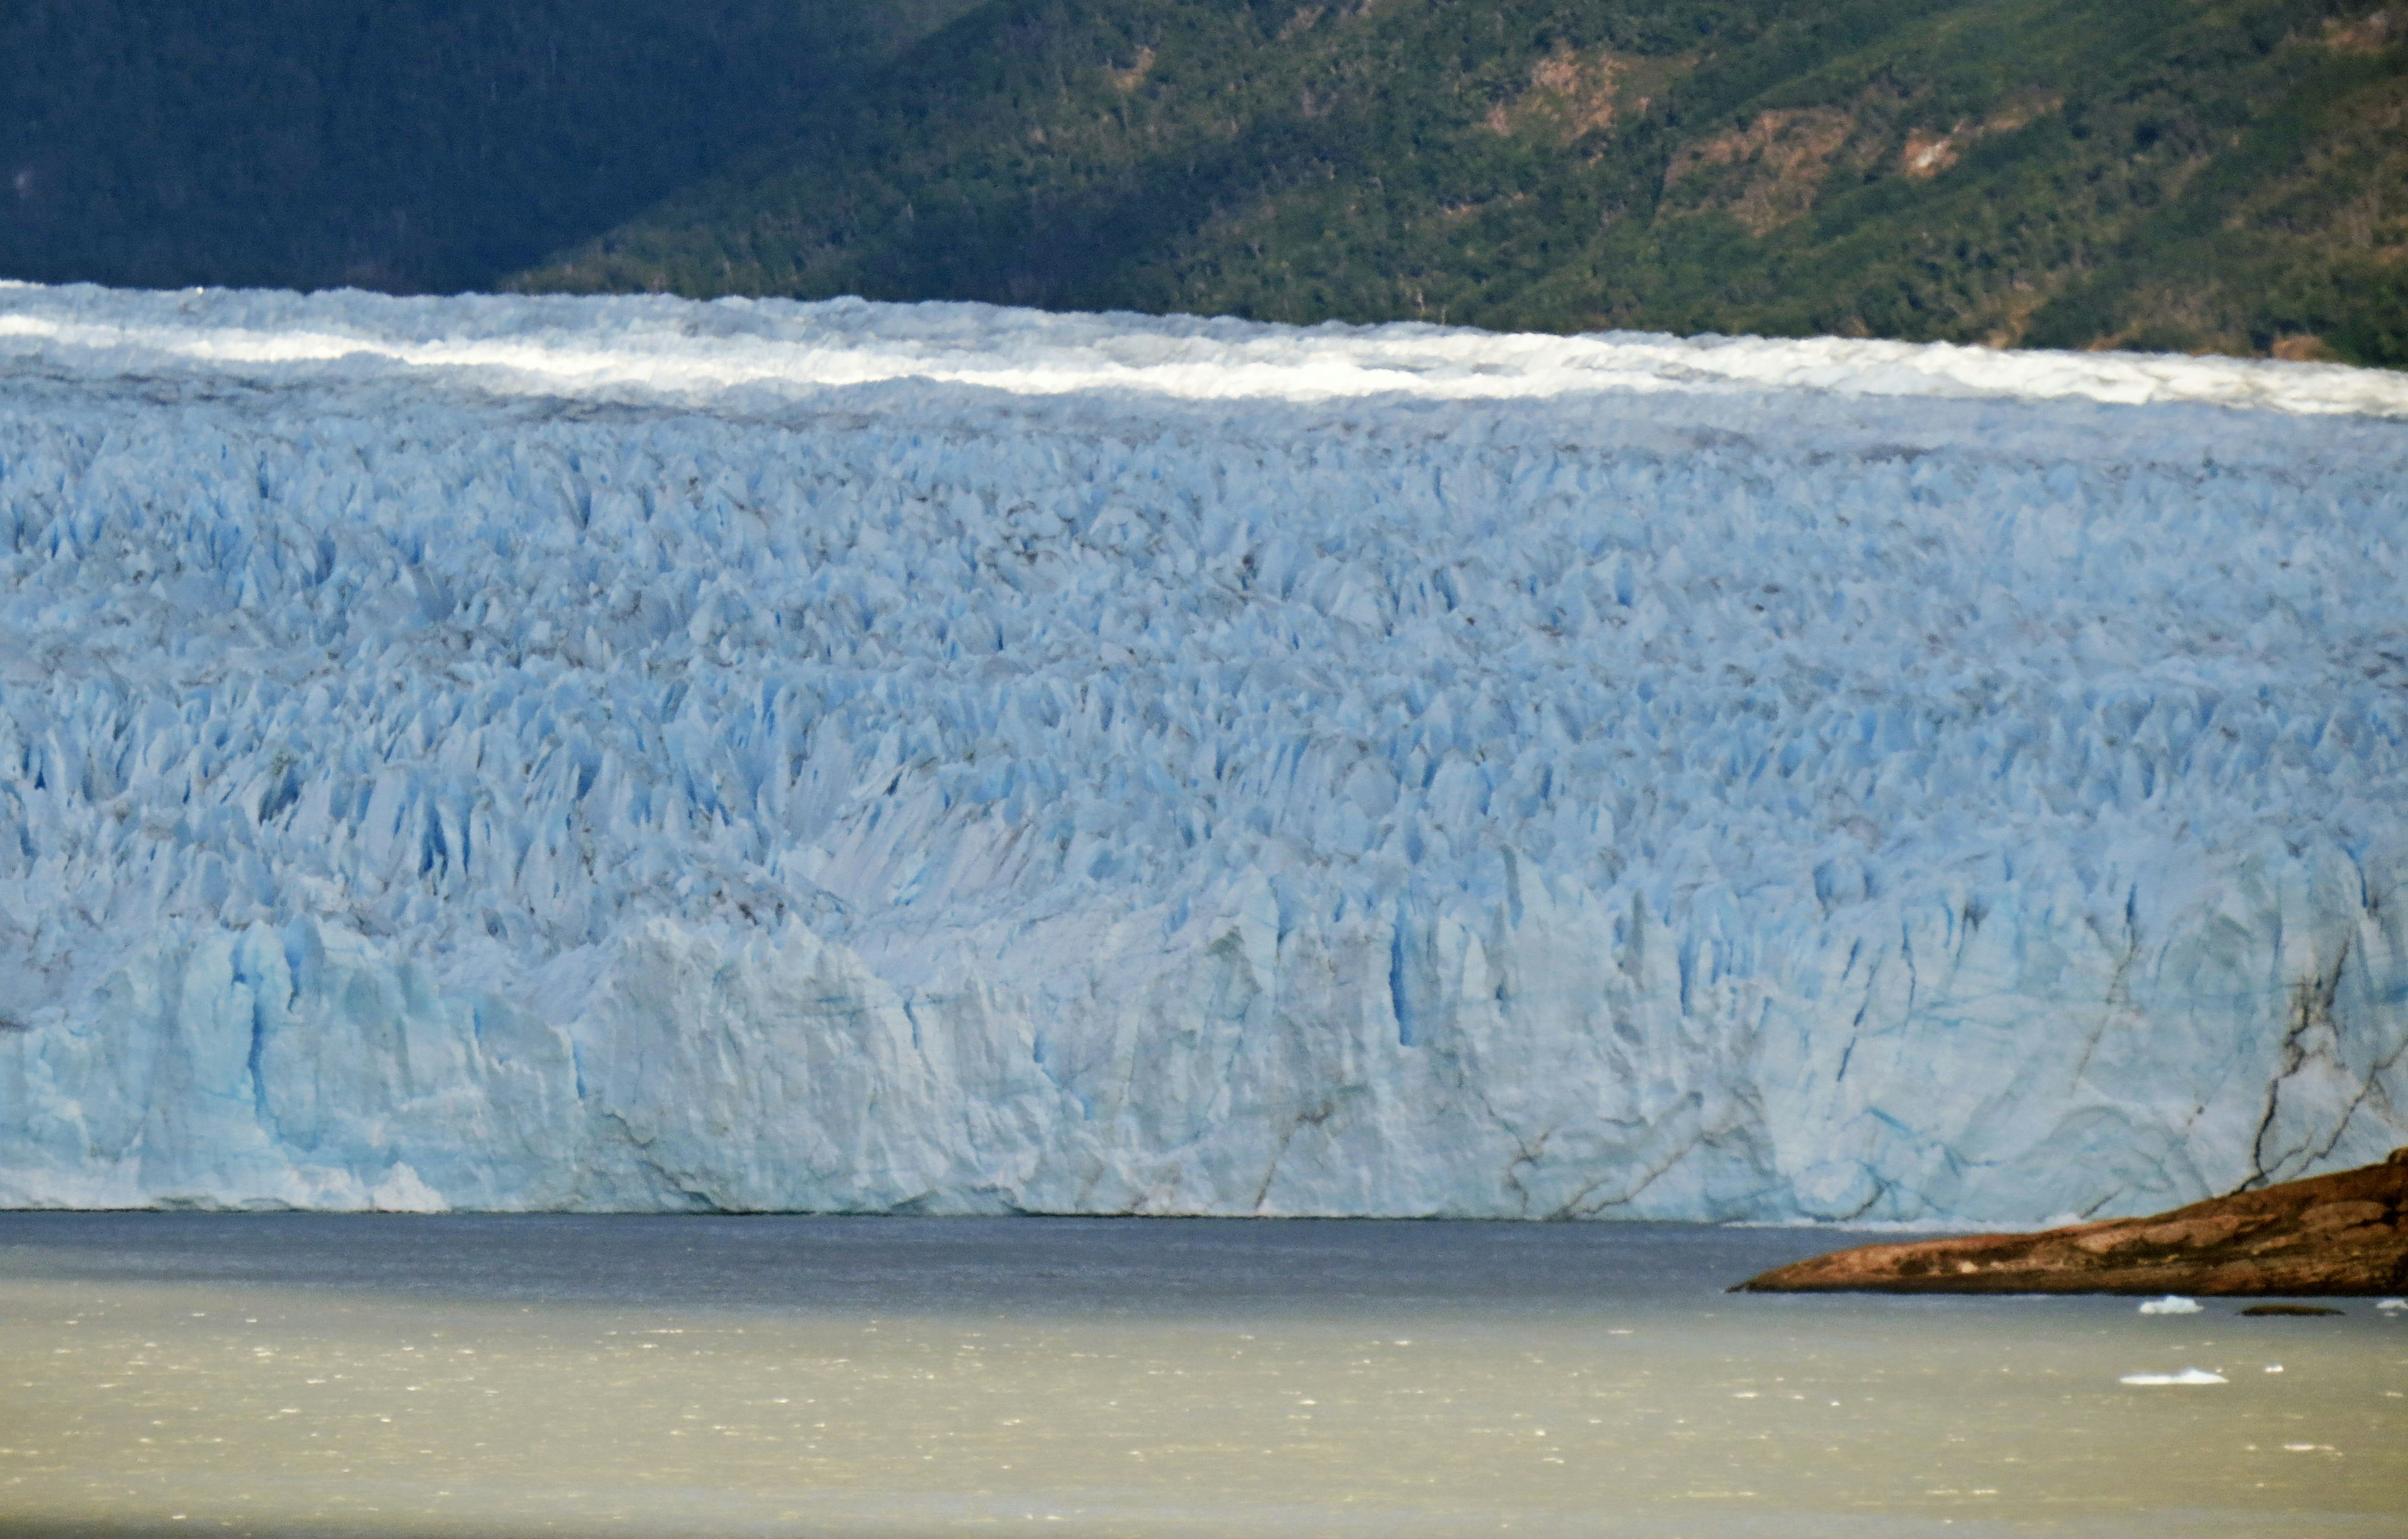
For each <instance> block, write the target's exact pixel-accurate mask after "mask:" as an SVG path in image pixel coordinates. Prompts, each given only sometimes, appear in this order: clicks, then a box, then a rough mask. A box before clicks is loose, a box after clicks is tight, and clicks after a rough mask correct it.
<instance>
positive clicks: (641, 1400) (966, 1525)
mask: <svg viewBox="0 0 2408 1539" xmlns="http://www.w3.org/2000/svg"><path fill="white" fill-rule="evenodd" d="M1841 1238H1845V1237H1841ZM1833 1243H1834V1237H1832V1236H1830V1235H1828V1234H1824V1235H1799V1234H1796V1233H1793V1232H1783V1231H1731V1230H1694V1229H1683V1228H1677V1227H1669V1226H1644V1227H1640V1226H1632V1227H1621V1226H1603V1225H1584V1226H1543V1227H1541V1226H1504V1225H1473V1224H1467V1225H1453V1224H1413V1225H1384V1224H1274V1223H1197V1224H1189V1223H1175V1222H1155V1221H1121V1222H1098V1223H1077V1222H1056V1221H1038V1220H1004V1221H996V1222H987V1221H953V1220H875V1219H855V1220H791V1219H787V1220H781V1219H760V1220H716V1219H691V1220H685V1219H679V1220H641V1219H482V1220H476V1219H445V1220H423V1219H417V1220H413V1219H366V1218H363V1219H302V1218H294V1217H229V1218H198V1217H167V1216H158V1215H108V1216H94V1215H5V1216H0V1535H10V1534H30V1533H37V1532H38V1533H65V1532H78V1533H152V1532H175V1533H189V1532H203V1531H206V1532H217V1533H223V1532H251V1533H274V1534H303V1533H308V1534H327V1535H350V1534H362V1535H400V1534H412V1535H415V1534H426V1535H436V1534H441V1535H453V1534H460V1535H466V1534H480V1535H483V1534H496V1535H508V1534H516V1533H561V1534H587V1533H592V1534H630V1535H633V1534H796V1535H801V1534H852V1533H863V1534H923V1533H927V1534H938V1533H953V1532H977V1533H984V1532H1032V1533H1035V1532H1042V1533H1063V1534H1132V1535H1139V1534H1143V1535H1152V1534H1166V1535H1168V1534H1179V1535H1188V1534H1193V1535H1206V1534H1211V1535H1249V1534H1266V1535H1269V1534H1323V1533H1329V1534H1355V1533H1361V1534H1373V1535H1388V1534H1424V1533H1426V1534H1469V1533H1491V1532H1511V1533H1525V1534H1621V1533H1628V1534H1644V1535H1700V1536H1705V1535H1726V1534H1727V1535H1774V1534H1779V1535H1787V1534H1801V1535H1802V1534H1833V1535H1842V1534H1846V1535H1855V1534H1874V1535H1888V1534H1908V1533H1913V1534H1927V1533H1937V1532H1949V1533H2017V1534H2021V1533H2034V1534H2041V1533H2047V1534H2059V1533H2061V1534H2080V1535H2136V1536H2137V1535H2143V1534H2147V1535H2161V1534H2169V1533H2172V1534H2183V1533H2204V1534H2222V1533H2232V1534H2253V1535H2255V1534H2286V1535H2317V1534H2349V1535H2375V1534H2382V1535H2399V1534H2402V1533H2408V1438H2403V1433H2408V1400H2403V1398H2402V1395H2403V1392H2408V1317H2402V1316H2385V1315H2382V1314H2380V1313H2378V1312H2377V1311H2376V1310H2374V1309H2373V1308H2372V1305H2371V1303H2369V1302H2364V1301H2357V1302H2348V1303H2346V1304H2345V1305H2344V1306H2343V1307H2345V1308H2346V1309H2347V1311H2348V1313H2347V1314H2346V1315H2345V1316H2343V1317H2342V1318H2338V1319H2314V1320H2283V1319H2275V1320H2251V1319H2243V1318H2240V1317H2237V1316H2235V1315H2234V1314H2233V1313H2232V1311H2233V1309H2234V1307H2235V1306H2233V1305H2231V1304H2229V1303H2218V1302H2209V1303H2208V1304H2207V1307H2206V1310H2205V1311H2204V1312H2203V1313H2201V1314H2199V1315H2195V1316H2171V1317H2167V1316H2142V1315H2140V1314H2138V1313H2137V1311H2136V1310H2135V1309H2134V1307H2133V1302H2132V1301H2128V1300H2103V1301H2102V1300H1991V1301H1930V1300H1901V1299H1878V1298H1861V1299H1777V1298H1756V1297H1734V1296H1730V1295H1727V1294H1725V1293H1723V1292H1721V1291H1719V1289H1720V1287H1721V1286H1722V1285H1724V1284H1727V1283H1728V1282H1731V1281H1735V1280H1737V1278H1739V1277H1741V1276H1744V1275H1747V1274H1748V1273H1750V1272H1752V1271H1755V1270H1759V1269H1760V1268H1761V1267H1764V1266H1770V1265H1772V1264H1775V1263H1777V1262H1779V1261H1782V1260H1786V1259H1794V1258H1796V1257H1798V1256H1800V1255H1803V1254H1807V1253H1810V1252H1813V1251H1815V1250H1819V1249H1824V1248H1828V1247H1829V1246H1830V1245H1831V1244H1833ZM2277 1364H2279V1365H2280V1366H2281V1369H2282V1371H2281V1372H2280V1373H2270V1372H2268V1371H2267V1370H2268V1369H2269V1367H2270V1366H2272V1365H2277ZM2186 1367H2198V1368H2201V1369H2208V1370H2214V1371H2217V1372H2220V1373H2221V1374H2222V1375H2223V1376H2224V1377H2225V1378H2226V1379H2227V1380H2228V1382H2227V1383H2225V1384H2222V1385H2214V1386H2196V1387H2164V1388H2134V1387H2128V1386H2125V1385H2123V1384H2121V1383H2119V1379H2120V1378H2121V1377H2122V1375H2125V1374H2133V1373H2145V1372H2159V1373H2171V1372H2174V1371H2178V1370H2181V1369H2184V1368H2186Z"/></svg>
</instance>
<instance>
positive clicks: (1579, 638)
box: [0, 285, 2408, 1227]
mask: <svg viewBox="0 0 2408 1539" xmlns="http://www.w3.org/2000/svg"><path fill="white" fill-rule="evenodd" d="M0 392H5V398H6V400H7V411H6V413H5V414H0V1202H10V1203H20V1204H91V1205H103V1204H106V1205H118V1204H126V1205H143V1204H160V1203H198V1204H204V1205H246V1204H248V1205H266V1206H273V1205H294V1206H320V1207H351V1208H357V1207H389V1208H408V1209H434V1208H442V1207H447V1206H449V1207H478V1208H506V1209H507V1208H549V1207H575V1208H593V1209H617V1208H632V1209H682V1208H726V1209H763V1208H770V1209H830V1208H835V1209H896V1210H909V1211H918V1212H962V1211H975V1212H1007V1211H1017V1210H1039V1211H1060V1212H1097V1213H1121V1212H1162V1213H1170V1212H1179V1213H1226V1214H1251V1213H1262V1214H1349V1213H1364V1214H1370V1213H1379V1214H1458V1215H1527V1216H1534V1217H1535V1216H1550V1215H1562V1216H1629V1217H1665V1218H1717V1219H1743V1220H1748V1221H1753V1222H1764V1223H1792V1222H1800V1221H1831V1220H1839V1219H1847V1220H1853V1221H1857V1222H1865V1223H1877V1224H1892V1225H1900V1224H1955V1225H1964V1226H1969V1227H1984V1226H1991V1227H1995V1226H1998V1225H2001V1224H2007V1225H2013V1224H2027V1223H2030V1222H2034V1221H2037V1220H2039V1219H2040V1218H2042V1216H2043V1215H2052V1214H2066V1213H2078V1214H2085V1215H2105V1214H2110V1213H2116V1212H2135V1211H2146V1210H2148V1209H2151V1208H2154V1207H2162V1206H2167V1205H2171V1203H2173V1202H2176V1201H2184V1200H2187V1199H2192V1198H2196V1197H2199V1196H2202V1195H2205V1194H2207V1193H2209V1192H2214V1191H2223V1190H2229V1189H2232V1188H2234V1187H2239V1186H2242V1185H2243V1184H2246V1183H2250V1182H2253V1181H2261V1180H2277V1179H2286V1178H2288V1177H2290V1176H2294V1175H2298V1174H2301V1173H2305V1172H2310V1171H2313V1170H2321V1169H2329V1168H2333V1167H2336V1166H2341V1165H2346V1164H2352V1163H2359V1162H2363V1161H2365V1160H2367V1159H2370V1158H2379V1157H2380V1156H2381V1155H2382V1153H2384V1152H2385V1151H2386V1150H2388V1149H2389V1148H2390V1147H2391V1146H2392V1145H2393V1144H2395V1143H2400V1142H2401V1141H2402V1134H2403V1132H2408V1083H2403V1081H2408V1068H2403V1059H2408V956H2404V955H2403V930H2402V925H2403V919H2402V915H2403V913H2408V904H2403V903H2402V902H2401V899H2400V897H2399V894H2400V891H2401V875H2402V874H2403V872H2408V812H2403V805H2408V804H2403V802H2402V798H2401V795H2400V787H2401V784H2402V771H2403V769H2408V762H2403V761H2404V760H2408V751H2403V743H2408V640H2402V637H2401V629H2400V625H2399V620H2398V614H2399V602H2398V598H2399V595H2400V594H2401V592H2402V591H2408V589H2404V588H2403V579H2408V542H2403V541H2402V539H2401V529H2402V528H2403V526H2408V524H2403V519H2402V513H2403V512H2408V494H2403V492H2402V490H2401V488H2402V487H2403V486H2408V425H2404V424H2403V419H2408V381H2403V380H2402V379H2401V377H2398V376H2393V375H2385V374H2378V373H2372V372H2367V371H2358V370H2349V369H2341V368H2330V367H2314V366H2304V365H2287V364H2273V363H2248V362H2239V361H2233V360H2200V359H2184V358H2154V357H2152V358H2143V357H2135V356H2130V355H2116V354H2101V355H2095V356H2093V355H2080V356H2076V355H2065V354H2034V353H1998V352H1984V351H1981V350H1974V349H1957V348H1922V347H1914V346H1907V345H1904V344H1896V343H1873V342H1861V341H1841V340H1829V339H1823V340H1812V341H1767V340H1761V339H1744V338H1742V339H1704V340H1696V341H1681V340H1676V339H1672V338H1657V337H1638V336H1628V335H1608V336H1599V337H1590V338H1538V337H1497V336H1487V335H1483V334H1478V333H1470V332H1460V331H1442V330H1439V329H1436V328H1431V327H1421V326H1400V327H1383V328H1371V329H1359V328H1358V329H1349V328H1343V327H1323V328H1317V329H1312V330H1297V329H1293V328H1282V327H1274V326H1264V325H1254V324H1242V323H1236V322H1226V321H1194V320H1178V319H1172V320H1156V319H1147V318H1141V317H1135V316H1101V317H1097V316H1047V315H1039V314H1035V313H1030V312H1023V311H1012V310H1003V309H986V308H982V307H976V306H960V305H931V306H916V307H898V306H879V305H868V304H863V303H859V302H839V303H831V304H824V305H796V304H788V303H771V302H761V303H751V302H723V303H718V304H710V305H698V304H692V303H687V302H683V301H677V300H667V299H608V300H572V299H525V298H480V297H467V298H455V299H423V300H396V299H387V298H381V297H376V296H370V295H356V294H332V295H315V296H308V297H304V296H299V295H278V294H230V293H217V292H210V293H190V294H122V293H110V292H107V291H101V290H93V289H48V288H40V287H34V286H27V285H6V286H0Z"/></svg>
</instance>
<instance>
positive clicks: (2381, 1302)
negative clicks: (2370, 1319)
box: [2374, 1299, 2408, 1315]
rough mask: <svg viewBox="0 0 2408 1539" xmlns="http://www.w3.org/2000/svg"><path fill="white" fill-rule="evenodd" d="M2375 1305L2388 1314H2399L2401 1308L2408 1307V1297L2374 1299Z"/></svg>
mask: <svg viewBox="0 0 2408 1539" xmlns="http://www.w3.org/2000/svg"><path fill="white" fill-rule="evenodd" d="M2374 1307H2375V1308H2377V1309H2379V1310H2381V1311H2383V1313H2385V1314H2386V1315H2397V1314H2399V1313H2400V1312H2401V1310H2403V1309H2408V1299H2377V1300H2375V1301H2374Z"/></svg>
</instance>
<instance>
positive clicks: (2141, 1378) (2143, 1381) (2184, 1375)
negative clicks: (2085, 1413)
mask: <svg viewBox="0 0 2408 1539" xmlns="http://www.w3.org/2000/svg"><path fill="white" fill-rule="evenodd" d="M2115 1382H2116V1383H2118V1384H2137V1385H2143V1386H2156V1385H2160V1384H2229V1383H2230V1382H2231V1381H2230V1380H2229V1379H2227V1378H2226V1377H2225V1376H2224V1375H2223V1374H2211V1373H2209V1372H2208V1371H2207V1370H2206V1369H2204V1368H2186V1369H2184V1370H2183V1371H2182V1372H2181V1373H2179V1374H2125V1375H2124V1376H2123V1377H2122V1378H2120V1379H2117V1380H2116V1381H2115Z"/></svg>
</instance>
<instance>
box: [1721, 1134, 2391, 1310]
mask: <svg viewBox="0 0 2408 1539" xmlns="http://www.w3.org/2000/svg"><path fill="white" fill-rule="evenodd" d="M1731 1291H1733V1292H1735V1293H1736V1292H1749V1293H2202V1294H2209V1295H2216V1294H2222V1295H2226V1296H2243V1297H2245V1296H2257V1297H2260V1298H2262V1297H2265V1296H2267V1295H2282V1294H2288V1295H2291V1296H2294V1297H2297V1296H2300V1295H2317V1294H2334V1295H2345V1294H2370V1293H2400V1292H2408V1148H2402V1149H2395V1150H2393V1151H2392V1153H2391V1158H2388V1159H2386V1160H2385V1161H2384V1162H2383V1163H2382V1164H2380V1165H2368V1166H2366V1167H2364V1168H2363V1169H2360V1170H2355V1171H2342V1172H2337V1173H2335V1174H2332V1175H2319V1176H2315V1177H2313V1178H2311V1179H2309V1180H2306V1181H2286V1182H2284V1183H2282V1184H2281V1185H2280V1186H2273V1187H2261V1188H2259V1189H2258V1190H2257V1191H2243V1192H2236V1193H2234V1194H2233V1195H2232V1196H2230V1197H2212V1198H2210V1199H2208V1200H2207V1201H2204V1202H2194V1203H2192V1204H2191V1205H2190V1206H2189V1207H2186V1208H2177V1209H2175V1210H2174V1211H2173V1212H2171V1213H2161V1214H2157V1215H2153V1216H2150V1217H2147V1218H2111V1219H2108V1220H2106V1221H2105V1222H2103V1223H2097V1224H2077V1225H2074V1226H2073V1227H2071V1228H2070V1229H2061V1230H2048V1231H2046V1232H2045V1233H2042V1234H1967V1235H1959V1236H1957V1237H1955V1238H1952V1239H1947V1240H1925V1241H1917V1242H1913V1243H1909V1244H1887V1245H1862V1246H1859V1247H1858V1248H1856V1249H1855V1250H1842V1251H1838V1252H1835V1253H1833V1254H1832V1255H1829V1256H1819V1257H1816V1258H1815V1259H1813V1260H1811V1261H1799V1262H1797V1263H1795V1264H1793V1265H1790V1266H1785V1267H1777V1268H1775V1269H1774V1270H1772V1271H1770V1272H1768V1273H1764V1274H1763V1275H1762V1276H1760V1277H1751V1278H1749V1279H1748V1280H1747V1281H1746V1282H1744V1283H1742V1284H1740V1285H1739V1287H1736V1288H1733V1289H1732V1290H1731Z"/></svg>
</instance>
